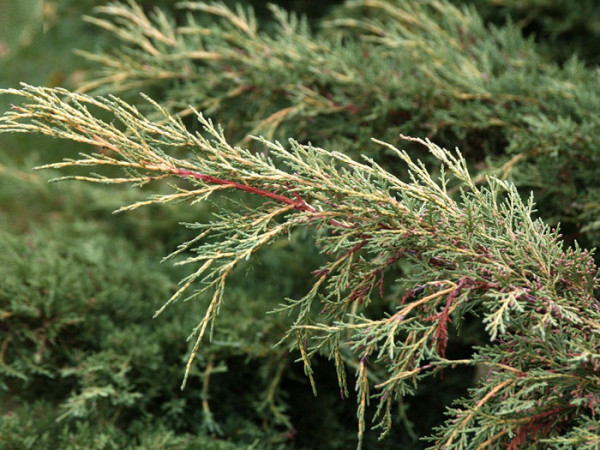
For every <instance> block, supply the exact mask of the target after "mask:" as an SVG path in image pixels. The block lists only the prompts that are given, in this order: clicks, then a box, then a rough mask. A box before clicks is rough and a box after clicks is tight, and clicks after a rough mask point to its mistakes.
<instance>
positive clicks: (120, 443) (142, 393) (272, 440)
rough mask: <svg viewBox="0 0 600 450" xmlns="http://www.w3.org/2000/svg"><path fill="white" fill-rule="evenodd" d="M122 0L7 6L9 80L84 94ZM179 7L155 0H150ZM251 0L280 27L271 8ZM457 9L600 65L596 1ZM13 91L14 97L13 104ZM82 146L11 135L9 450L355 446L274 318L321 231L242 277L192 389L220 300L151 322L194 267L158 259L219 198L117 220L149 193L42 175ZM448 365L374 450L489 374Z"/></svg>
mask: <svg viewBox="0 0 600 450" xmlns="http://www.w3.org/2000/svg"><path fill="white" fill-rule="evenodd" d="M105 3H107V2H98V1H93V0H60V1H59V0H55V1H52V0H46V1H45V2H43V1H42V0H5V1H3V2H0V87H16V86H17V84H18V83H19V82H21V81H24V82H27V83H28V84H33V85H44V86H63V87H65V88H68V89H75V88H76V87H77V86H78V85H80V84H81V83H82V82H83V81H84V80H85V79H86V77H88V75H89V70H90V63H89V62H86V61H85V60H83V59H82V58H80V57H78V56H76V55H75V54H74V53H73V51H72V50H73V48H77V49H81V50H87V51H97V50H99V49H104V48H108V47H110V45H111V44H112V43H113V42H112V38H111V36H109V35H108V34H107V33H104V32H102V31H101V30H100V29H98V28H97V27H95V26H93V25H91V24H89V23H86V22H84V21H82V20H81V16H82V14H89V13H90V12H91V9H92V8H93V7H94V6H97V5H99V4H105ZM172 3H173V2H171V1H168V0H163V1H159V0H155V1H150V0H146V1H144V2H141V4H142V5H143V6H144V7H145V8H147V9H148V10H150V9H151V8H153V7H155V6H162V7H169V6H171V5H172ZM227 3H228V4H235V2H232V1H229V2H227ZM249 3H252V4H253V5H254V6H255V7H256V8H257V14H258V16H259V17H260V18H261V19H262V20H264V21H268V20H269V17H270V16H269V13H268V10H267V9H266V6H265V2H262V1H258V0H254V1H252V2H249ZM276 3H278V4H280V5H282V6H283V7H285V8H288V9H291V10H294V11H297V12H299V13H301V14H306V15H307V16H308V17H309V18H310V21H309V23H310V24H311V26H312V24H314V23H317V22H316V21H317V20H318V19H319V18H320V17H323V16H324V15H326V14H328V13H329V12H331V9H332V8H333V7H335V6H336V5H338V4H341V3H342V2H341V1H330V2H323V1H318V0H280V1H279V2H276ZM348 3H351V2H348ZM454 3H456V4H458V5H466V4H470V5H473V6H474V7H475V8H476V10H477V12H478V13H479V14H480V15H481V16H482V17H483V19H484V21H485V23H486V24H490V25H491V24H495V25H498V26H501V25H503V24H506V23H514V24H516V25H517V26H518V27H519V29H520V30H521V32H522V34H523V36H526V37H529V38H531V39H533V40H535V41H536V42H537V45H538V48H539V51H540V52H541V53H542V55H543V57H544V58H545V59H547V60H548V61H555V62H557V63H558V64H564V63H565V61H567V60H569V59H570V58H571V57H573V55H577V56H578V57H579V58H580V60H581V61H583V63H584V64H585V65H587V66H590V67H594V66H595V65H596V64H597V63H598V58H599V53H598V51H597V42H598V38H599V37H600V9H599V8H597V5H596V2H595V1H594V0H582V1H581V2H577V5H576V6H573V5H572V4H571V2H564V1H560V0H527V1H516V0H515V1H513V0H473V1H468V0H460V1H456V2H454ZM267 26H268V25H267ZM10 100H11V99H10V98H7V97H4V96H3V97H0V109H2V110H6V109H7V108H9V107H10ZM492 138H493V137H492ZM81 150H82V149H81V148H79V147H78V146H77V145H74V144H72V143H68V144H66V143H65V142H62V141H48V140H46V139H42V138H39V137H36V136H31V135H14V136H6V135H3V137H2V140H1V141H0V280H1V282H0V448H8V449H21V448H32V449H40V448H48V449H53V448H65V449H68V448H73V449H75V448H93V449H112V448H114V449H122V448H144V449H151V448H156V449H159V448H182V449H183V448H206V449H233V448H236V449H237V448H255V449H268V448H298V449H301V448H306V449H311V448H323V449H326V448H331V449H345V448H352V447H353V446H354V445H355V442H356V441H355V439H356V438H355V433H356V428H357V421H356V418H355V401H354V399H353V398H350V399H346V400H344V401H342V400H340V398H339V393H338V388H337V380H336V378H335V372H334V370H333V368H332V365H331V364H330V362H328V361H325V360H323V361H321V364H317V365H316V367H315V372H316V376H317V386H318V388H319V395H318V396H317V397H316V398H315V397H313V396H312V393H311V389H310V386H309V384H308V381H307V379H306V378H305V376H304V373H303V368H302V364H301V363H298V362H296V359H297V355H290V354H288V353H287V352H286V351H285V350H284V349H280V348H274V345H275V344H276V343H277V342H278V341H279V340H280V339H281V337H282V335H283V333H284V331H285V329H286V326H287V321H286V317H279V316H273V315H266V313H267V312H268V311H269V310H271V309H272V308H274V307H275V306H277V305H278V304H279V303H280V302H281V300H282V299H283V298H285V297H287V296H289V297H296V296H298V295H299V294H303V293H304V291H305V287H306V286H309V285H310V284H311V283H312V276H311V275H310V273H309V269H308V268H316V267H318V265H319V263H320V262H322V261H321V259H320V258H321V256H319V255H318V254H317V253H315V252H313V251H311V250H309V249H311V248H312V247H313V246H312V244H311V241H310V237H309V236H305V235H298V236H295V237H294V240H293V241H292V242H287V241H285V242H281V243H280V244H279V245H277V246H275V247H274V248H271V249H269V250H267V251H265V252H263V253H262V255H261V257H260V258H259V260H258V262H255V263H253V265H251V266H250V265H249V266H248V267H246V268H245V269H246V270H241V271H238V274H237V275H236V277H237V278H236V279H235V282H232V283H230V288H229V291H228V293H227V302H226V304H225V305H226V306H225V307H226V308H227V309H228V310H230V311H231V312H232V313H231V314H228V313H227V311H224V312H223V313H222V314H221V316H220V317H221V319H220V321H219V323H218V327H217V329H216V333H215V337H214V340H213V343H212V345H210V346H208V345H207V346H204V347H203V348H202V349H201V354H200V355H199V358H198V359H197V363H196V364H195V366H194V369H193V378H192V381H191V382H190V383H188V387H187V388H186V389H185V391H183V392H182V391H180V389H179V387H180V382H181V379H182V375H183V369H184V365H185V361H186V357H187V354H188V351H189V348H188V344H187V343H186V341H185V337H186V333H188V332H189V331H190V330H191V329H192V328H193V326H194V325H195V323H196V317H198V316H199V315H201V311H202V309H203V305H202V304H201V302H190V303H180V304H177V305H175V306H173V307H171V308H168V309H167V311H166V313H165V314H164V315H162V316H160V317H159V318H157V319H154V320H152V319H151V318H152V315H153V313H154V312H155V311H156V310H157V309H158V308H159V307H160V306H161V305H162V303H163V302H164V301H165V300H166V299H167V298H169V296H170V295H171V293H172V292H173V290H174V289H176V285H177V282H178V280H180V279H181V278H182V277H183V276H185V271H183V270H181V269H179V268H177V267H173V266H172V265H171V264H162V265H161V264H160V263H159V262H160V260H161V258H162V257H163V256H165V255H166V254H168V253H169V252H170V251H172V250H173V249H174V248H175V247H176V246H177V244H179V243H180V242H182V241H183V240H185V239H186V238H187V237H188V236H187V233H186V230H185V228H183V227H181V226H179V225H178V223H179V222H186V221H189V222H192V221H201V220H203V219H205V218H207V217H208V216H209V213H210V210H211V207H210V206H202V205H201V206H198V205H196V206H195V207H194V208H193V209H192V208H189V207H188V206H169V207H167V208H157V207H154V206H153V207H150V208H146V209H140V210H136V211H135V212H132V213H127V214H119V215H112V214H111V212H112V211H114V210H115V209H117V208H118V207H119V206H122V205H124V204H127V203H131V202H133V201H135V200H137V199H141V198H144V197H145V196H146V193H145V192H144V191H143V190H142V191H140V190H134V189H131V188H127V187H119V186H102V187H98V186H89V185H85V184H75V183H66V184H48V183H47V181H48V180H49V179H51V178H53V177H54V176H56V175H57V174H53V173H49V172H47V171H44V172H33V171H32V170H31V168H32V167H33V166H35V165H39V164H44V163H48V162H54V161H57V160H60V159H62V158H68V157H69V156H70V155H74V154H76V153H77V152H79V151H81ZM61 175H64V173H63V174H61ZM555 212H556V211H553V213H555ZM298 249H303V251H301V252H298ZM240 311H243V314H239V312H240ZM233 312H238V314H234V313H233ZM465 329H466V332H465V331H463V336H462V337H460V338H459V337H457V336H454V337H453V338H452V339H453V340H454V341H453V345H451V346H450V348H452V349H454V350H452V351H454V352H455V353H456V354H455V355H449V356H452V357H457V358H459V357H461V355H465V354H468V353H469V352H470V349H471V348H472V346H474V345H477V344H479V343H480V339H482V336H483V334H482V333H481V330H480V329H479V324H478V323H473V324H469V323H467V324H465ZM445 376H446V379H445V380H444V381H445V383H444V388H442V386H440V385H439V383H433V382H429V383H426V384H425V385H424V386H423V387H422V388H421V389H420V391H419V393H418V395H417V396H416V397H415V398H414V399H412V400H410V401H409V402H407V403H406V404H403V405H400V407H399V409H400V412H399V414H397V415H396V418H395V420H397V422H398V423H397V426H396V427H395V429H396V430H397V431H396V433H395V434H394V435H392V436H390V437H389V438H388V439H387V440H386V441H383V442H377V440H376V433H370V434H368V435H367V437H366V438H365V443H364V446H365V448H369V449H370V448H419V447H420V446H421V444H419V442H418V441H417V440H416V437H417V436H420V435H424V434H427V432H428V431H429V430H431V429H432V427H433V426H435V425H437V424H440V423H441V422H442V420H443V415H442V413H443V407H444V406H445V405H447V404H448V403H449V402H450V401H451V400H452V399H454V398H456V397H457V396H460V395H462V394H464V393H465V392H466V389H467V388H468V387H469V386H470V385H471V384H472V377H473V374H472V373H470V372H460V371H455V372H450V373H448V374H447V375H445ZM315 412H317V413H316V414H315ZM409 418H412V420H409ZM315 442H319V445H318V446H315Z"/></svg>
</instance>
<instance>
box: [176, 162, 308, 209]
mask: <svg viewBox="0 0 600 450" xmlns="http://www.w3.org/2000/svg"><path fill="white" fill-rule="evenodd" d="M173 172H174V173H175V174H176V175H179V176H182V177H192V178H196V179H198V180H202V181H204V182H205V183H209V184H221V185H224V186H231V187H232V188H233V189H238V190H240V191H245V192H250V193H251V194H256V195H260V196H261V197H267V198H271V199H273V200H277V201H278V202H281V203H285V204H286V205H292V206H294V208H296V209H297V210H299V211H309V212H314V208H312V207H311V206H310V205H307V204H306V203H305V202H304V200H302V198H300V195H298V193H296V192H294V195H295V197H296V200H294V199H291V198H289V197H286V196H285V195H280V194H275V193H274V192H270V191H266V190H264V189H259V188H256V187H253V186H248V185H245V184H241V183H237V182H235V181H231V180H224V179H222V178H217V177H213V176H211V175H205V174H202V173H198V172H192V171H191V170H185V169H175V170H174V171H173Z"/></svg>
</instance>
